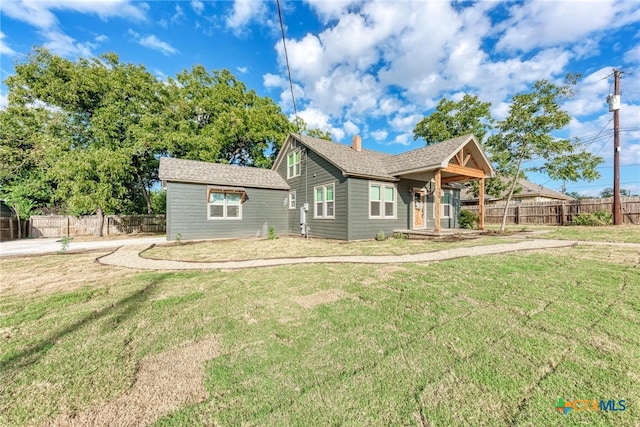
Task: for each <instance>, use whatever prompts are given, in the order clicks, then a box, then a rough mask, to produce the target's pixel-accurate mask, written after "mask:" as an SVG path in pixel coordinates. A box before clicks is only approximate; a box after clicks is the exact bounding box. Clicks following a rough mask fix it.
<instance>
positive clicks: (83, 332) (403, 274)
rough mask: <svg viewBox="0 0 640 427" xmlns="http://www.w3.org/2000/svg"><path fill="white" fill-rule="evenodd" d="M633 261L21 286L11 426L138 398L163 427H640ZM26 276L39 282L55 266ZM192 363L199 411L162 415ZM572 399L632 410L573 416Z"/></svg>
mask: <svg viewBox="0 0 640 427" xmlns="http://www.w3.org/2000/svg"><path fill="white" fill-rule="evenodd" d="M612 250H613V251H617V252H611V251H612ZM587 251H588V252H587ZM627 252H628V250H627V249H625V248H611V247H582V246H577V247H567V248H562V249H556V250H552V251H533V252H526V253H524V252H523V253H513V254H503V255H492V256H486V257H472V258H465V259H457V260H449V261H441V262H437V263H430V264H411V263H407V264H403V265H402V266H401V268H398V267H397V266H393V265H386V266H378V267H372V266H370V265H357V264H334V265H325V264H318V265H291V266H281V267H272V268H260V269H248V270H242V271H229V272H221V271H211V272H206V273H203V272H196V271H194V272H179V273H174V272H171V273H150V272H144V273H140V272H138V273H136V272H128V271H127V272H126V274H127V275H123V276H116V275H115V273H114V277H112V278H111V279H109V280H104V281H103V280H101V279H100V272H99V271H95V272H94V273H93V274H94V275H95V277H92V276H87V277H86V283H87V286H85V287H82V288H80V289H76V290H73V291H58V292H50V293H42V294H41V293H37V292H25V293H23V294H21V293H20V289H22V287H21V286H20V285H19V284H18V285H17V286H15V287H14V288H13V291H12V293H11V294H2V295H0V297H1V298H0V313H2V315H1V317H0V329H2V331H3V333H5V332H6V331H7V329H9V332H8V334H7V336H6V337H3V339H4V340H3V346H2V348H1V349H0V363H1V365H2V370H1V371H0V377H1V378H0V382H1V383H2V385H3V387H2V388H0V425H42V424H45V423H47V422H49V423H53V422H57V421H60V420H63V421H64V420H65V419H67V418H64V417H72V416H73V415H74V414H77V415H76V418H75V419H78V420H80V419H81V420H86V419H88V418H84V417H89V414H94V415H91V416H92V417H93V416H97V415H99V414H102V411H105V412H109V411H107V410H105V409H104V408H108V407H109V405H113V404H114V402H116V403H117V402H121V399H125V397H130V398H129V399H127V402H129V401H131V402H133V403H132V404H131V406H122V408H129V409H130V410H131V412H135V413H143V414H146V415H145V417H148V418H145V420H151V421H150V422H153V423H154V424H155V425H156V426H185V425H415V424H416V423H417V422H419V423H421V424H424V425H427V424H428V425H434V426H435V425H461V424H473V425H485V426H507V425H515V424H517V425H558V424H560V423H562V424H570V425H612V426H613V425H615V426H634V425H636V424H637V421H636V420H637V419H640V418H639V417H640V409H639V408H638V407H637V405H636V404H635V402H638V401H640V392H639V390H640V377H639V376H638V375H637V372H640V338H639V337H640V315H639V313H640V287H638V286H637V284H638V283H640V269H638V267H637V263H636V261H635V258H632V257H626V255H625V253H627ZM609 256H612V257H617V259H618V260H619V262H615V263H614V262H610V261H608V259H609ZM39 258H42V257H38V259H39ZM34 259H35V258H34ZM55 259H56V260H59V261H63V260H66V259H67V256H62V257H60V258H55ZM69 259H76V260H79V259H80V258H73V257H69ZM45 264H46V263H45ZM81 265H84V266H85V267H86V268H87V271H92V270H91V268H92V265H93V262H90V261H89V260H86V259H85V260H82V261H81ZM24 268H25V269H26V270H28V271H30V272H31V274H32V275H34V276H38V275H39V274H40V273H41V272H44V271H47V269H49V268H52V266H47V265H42V266H39V265H38V263H37V262H36V263H31V261H30V260H28V261H27V262H25V264H24ZM100 268H102V267H100ZM104 268H105V269H107V270H108V269H109V268H108V267H104ZM14 272H15V273H17V274H20V275H22V274H25V275H27V273H26V272H22V271H20V269H19V268H17V267H16V269H15V270H14ZM81 274H82V273H81V272H78V275H80V276H81ZM129 274H131V275H129ZM24 277H26V276H24ZM51 280H52V281H53V282H54V283H53V284H52V285H51V286H52V288H51V289H54V288H55V287H58V289H64V285H65V283H64V279H62V278H58V279H56V278H55V276H52V277H51ZM56 282H57V283H56ZM74 286H76V285H74ZM25 289H27V290H28V289H30V288H29V287H26V288H25ZM301 296H307V297H310V296H311V298H309V300H302V302H303V303H308V305H309V308H305V307H304V306H302V305H300V304H299V303H298V302H297V301H296V299H297V298H300V297H301ZM338 296H341V297H342V298H340V299H336V298H337V297H338ZM327 301H331V302H330V303H327ZM316 302H323V303H320V304H315V303H316ZM212 336H213V337H216V341H215V342H213V341H212V342H211V347H209V350H207V351H205V353H207V352H208V353H207V354H208V356H211V355H212V354H217V353H219V356H217V357H214V358H212V359H211V360H209V361H208V362H202V361H203V360H208V359H207V358H206V357H205V356H196V357H195V359H197V360H198V361H199V362H197V363H191V362H188V361H184V359H181V357H188V355H187V354H186V350H185V349H187V348H189V347H188V346H185V345H184V343H187V342H193V343H199V342H202V341H203V340H207V339H208V338H210V337H212ZM183 352H184V353H183ZM70 355H72V356H73V357H70ZM160 359H162V360H160ZM170 360H173V361H174V362H173V363H172V362H170ZM175 360H180V361H183V362H177V363H176V362H175ZM181 363H183V364H185V365H189V363H191V367H192V368H193V370H191V371H190V372H196V371H197V372H199V373H200V374H201V376H199V377H197V378H195V380H194V381H196V382H197V381H202V382H200V383H199V384H200V385H199V386H198V387H199V388H198V389H197V390H196V391H193V390H194V389H189V390H192V391H191V392H185V394H187V395H189V396H191V397H190V400H188V401H186V400H184V401H180V402H179V403H176V404H169V405H170V409H169V412H165V409H162V408H163V405H164V403H162V401H161V399H159V398H158V399H157V400H155V401H153V399H154V397H150V398H149V399H147V400H146V403H145V402H143V401H142V399H140V400H137V399H139V398H135V397H133V396H134V395H136V394H140V393H141V391H140V390H142V389H143V388H144V387H142V385H141V384H144V383H145V381H143V380H142V379H141V377H142V376H143V375H142V372H148V373H149V374H148V375H149V377H147V378H155V377H153V375H155V374H152V373H151V372H152V371H153V369H152V368H151V366H152V365H153V366H156V367H157V368H158V369H159V372H157V374H158V375H160V377H162V378H165V379H167V376H168V375H170V374H173V376H174V377H179V376H181V375H182V374H180V373H179V369H181V367H180V366H179V365H180V364H181ZM138 371H139V372H140V373H138ZM176 373H178V375H176ZM185 375H187V374H185ZM198 378H200V380H198ZM175 380H177V381H181V380H180V378H176V379H175ZM167 381H168V379H167ZM191 381H192V380H189V383H190V384H192V382H191ZM148 382H151V383H153V384H159V383H162V381H158V380H157V379H153V380H148V381H147V383H148ZM179 387H182V386H179ZM169 393H171V392H169ZM153 396H155V394H154V395H153ZM559 396H562V397H565V398H567V399H569V398H600V397H604V398H612V399H621V398H624V399H627V400H628V402H629V403H630V404H629V405H628V409H627V410H626V411H625V412H623V413H608V414H595V413H586V412H577V411H576V412H575V413H574V412H573V411H572V413H570V414H569V415H568V416H567V417H563V416H562V414H558V413H557V412H556V411H554V410H553V405H554V404H555V402H556V401H557V398H558V397H559ZM196 401H197V403H194V402H196ZM127 402H121V403H122V405H127V404H128V403H127ZM174 402H175V401H174ZM145 404H148V406H149V408H147V407H143V406H144V405H145ZM171 405H174V406H171ZM165 408H169V406H166V407H165ZM117 411H120V409H113V412H114V413H115V412H117ZM161 414H164V415H161ZM106 416H108V414H105V417H106ZM132 416H133V415H131V414H126V415H125V414H123V415H122V417H123V418H120V419H114V418H111V419H110V420H113V421H114V424H115V425H117V423H118V422H122V425H124V424H125V422H124V421H126V420H131V418H126V417H132ZM158 416H160V418H157V419H156V417H158ZM69 419H73V418H69ZM92 419H93V418H92ZM123 420H124V421H123ZM132 422H137V421H136V420H134V421H132ZM143 422H146V421H141V422H140V423H143Z"/></svg>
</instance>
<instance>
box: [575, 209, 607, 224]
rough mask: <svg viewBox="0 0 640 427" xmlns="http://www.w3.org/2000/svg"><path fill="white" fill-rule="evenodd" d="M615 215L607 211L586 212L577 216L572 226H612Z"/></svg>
mask: <svg viewBox="0 0 640 427" xmlns="http://www.w3.org/2000/svg"><path fill="white" fill-rule="evenodd" d="M611 224H613V215H612V214H610V213H609V212H605V211H597V212H586V213H581V214H579V215H576V216H574V217H573V218H572V220H571V225H611Z"/></svg>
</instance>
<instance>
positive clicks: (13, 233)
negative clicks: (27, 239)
mask: <svg viewBox="0 0 640 427" xmlns="http://www.w3.org/2000/svg"><path fill="white" fill-rule="evenodd" d="M23 223H24V221H21V224H20V225H22V231H23V233H24V231H25V228H26V227H25V226H24V224H23ZM17 238H18V219H17V218H16V217H1V218H0V242H4V241H6V240H13V239H17Z"/></svg>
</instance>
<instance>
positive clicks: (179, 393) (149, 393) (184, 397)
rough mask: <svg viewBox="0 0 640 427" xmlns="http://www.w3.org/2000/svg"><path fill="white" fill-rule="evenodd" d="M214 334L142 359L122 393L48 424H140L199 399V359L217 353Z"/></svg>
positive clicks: (201, 397)
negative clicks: (126, 389) (124, 391)
mask: <svg viewBox="0 0 640 427" xmlns="http://www.w3.org/2000/svg"><path fill="white" fill-rule="evenodd" d="M218 354H219V353H218V343H217V340H216V338H215V337H213V336H211V337H207V338H205V339H203V340H201V341H199V342H197V343H193V344H190V345H186V346H181V347H178V348H174V349H172V350H169V351H166V352H164V353H160V354H156V355H153V356H150V357H146V358H144V359H142V361H141V362H140V364H139V366H138V370H137V372H136V378H135V382H134V384H133V386H132V387H131V389H130V390H129V391H127V392H126V393H125V394H124V395H122V396H120V397H118V398H115V399H113V400H110V401H107V402H104V403H102V404H100V405H97V406H92V407H90V408H88V409H87V410H85V411H83V412H81V413H80V414H77V415H75V414H72V415H64V416H62V417H59V418H57V419H56V420H54V421H53V422H52V423H51V424H49V425H52V426H141V425H148V424H150V423H152V422H153V421H155V420H156V419H158V418H160V417H161V416H162V415H164V414H166V413H169V412H171V411H174V410H176V409H177V408H180V407H183V406H185V405H192V404H194V403H198V402H201V401H203V400H204V399H205V398H206V397H207V391H206V389H205V387H204V374H203V369H202V368H203V366H202V365H203V363H204V362H205V361H207V360H211V359H213V358H214V357H216V356H218Z"/></svg>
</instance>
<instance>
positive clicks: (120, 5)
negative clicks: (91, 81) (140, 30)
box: [2, 0, 149, 56]
mask: <svg viewBox="0 0 640 427" xmlns="http://www.w3.org/2000/svg"><path fill="white" fill-rule="evenodd" d="M148 8H149V6H148V5H147V3H144V2H139V3H135V4H134V3H132V2H131V1H129V0H101V1H78V0H38V1H29V0H17V1H16V0H14V1H4V2H3V3H2V13H3V15H6V16H8V17H10V18H12V19H16V20H19V21H23V22H26V23H27V24H29V25H31V26H33V27H36V28H37V29H38V30H39V33H40V34H41V35H42V37H43V38H44V40H45V42H44V43H43V45H44V46H45V47H46V48H47V49H50V50H51V51H52V52H53V53H56V54H59V55H67V56H92V54H93V53H92V50H93V49H95V48H96V47H97V45H96V44H95V43H92V42H89V41H87V42H80V41H77V40H76V39H74V38H73V37H71V36H69V35H67V34H65V33H64V31H62V29H61V28H60V26H59V22H58V19H57V18H56V16H55V14H54V11H72V12H76V13H83V14H92V15H97V16H99V17H100V18H102V19H104V20H106V19H109V18H124V19H129V20H132V21H142V20H145V19H146V12H147V10H148ZM94 40H95V41H96V42H101V41H103V40H99V39H98V37H96V38H95V39H94Z"/></svg>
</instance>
